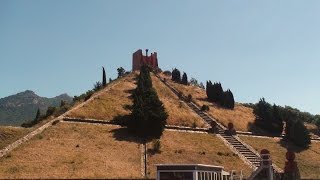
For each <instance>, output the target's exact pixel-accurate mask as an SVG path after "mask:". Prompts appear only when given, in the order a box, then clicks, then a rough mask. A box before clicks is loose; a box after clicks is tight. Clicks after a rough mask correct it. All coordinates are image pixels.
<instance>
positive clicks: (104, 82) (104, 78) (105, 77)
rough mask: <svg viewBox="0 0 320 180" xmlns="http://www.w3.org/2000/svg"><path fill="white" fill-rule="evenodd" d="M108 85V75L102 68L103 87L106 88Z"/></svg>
mask: <svg viewBox="0 0 320 180" xmlns="http://www.w3.org/2000/svg"><path fill="white" fill-rule="evenodd" d="M106 85H107V75H106V71H105V69H104V67H102V86H103V87H106Z"/></svg>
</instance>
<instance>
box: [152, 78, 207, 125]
mask: <svg viewBox="0 0 320 180" xmlns="http://www.w3.org/2000/svg"><path fill="white" fill-rule="evenodd" d="M152 83H153V86H154V88H155V89H156V91H157V93H158V95H159V98H160V100H161V101H162V102H163V104H164V107H165V108H166V111H167V112H168V115H169V117H168V119H167V123H168V124H169V125H177V126H188V127H207V124H205V122H204V121H203V120H202V119H201V118H200V117H199V116H198V115H197V114H196V113H194V112H193V111H192V110H191V109H190V108H189V107H188V106H187V105H186V104H184V103H183V102H182V101H180V100H179V98H178V97H177V96H176V95H175V94H174V93H173V92H172V91H171V90H170V89H169V88H168V87H167V86H165V85H164V84H163V83H162V82H160V80H159V79H158V78H157V77H155V76H154V75H152Z"/></svg>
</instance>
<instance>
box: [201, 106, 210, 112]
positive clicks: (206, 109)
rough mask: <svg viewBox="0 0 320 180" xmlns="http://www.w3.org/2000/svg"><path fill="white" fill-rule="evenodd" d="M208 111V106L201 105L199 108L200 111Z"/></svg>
mask: <svg viewBox="0 0 320 180" xmlns="http://www.w3.org/2000/svg"><path fill="white" fill-rule="evenodd" d="M209 110H210V108H209V106H207V105H203V106H202V107H201V111H209Z"/></svg>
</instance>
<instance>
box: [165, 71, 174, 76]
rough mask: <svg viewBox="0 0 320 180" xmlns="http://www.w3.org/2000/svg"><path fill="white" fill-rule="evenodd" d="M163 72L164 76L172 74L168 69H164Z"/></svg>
mask: <svg viewBox="0 0 320 180" xmlns="http://www.w3.org/2000/svg"><path fill="white" fill-rule="evenodd" d="M163 74H164V75H166V76H171V75H172V73H171V72H170V71H164V72H163Z"/></svg>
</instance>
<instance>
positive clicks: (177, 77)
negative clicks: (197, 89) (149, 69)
mask: <svg viewBox="0 0 320 180" xmlns="http://www.w3.org/2000/svg"><path fill="white" fill-rule="evenodd" d="M172 81H174V82H177V83H180V82H181V73H180V71H179V70H178V69H177V68H174V69H173V71H172Z"/></svg>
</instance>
